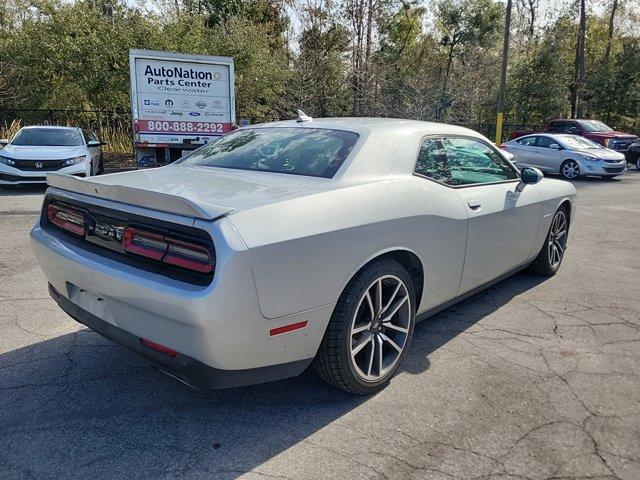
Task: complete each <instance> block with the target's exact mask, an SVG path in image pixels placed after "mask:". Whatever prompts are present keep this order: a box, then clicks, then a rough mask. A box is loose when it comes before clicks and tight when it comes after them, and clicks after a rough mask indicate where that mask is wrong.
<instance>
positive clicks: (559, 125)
mask: <svg viewBox="0 0 640 480" xmlns="http://www.w3.org/2000/svg"><path fill="white" fill-rule="evenodd" d="M574 127H575V128H577V127H578V126H577V125H576V124H575V123H573V122H551V123H550V124H549V128H547V130H548V131H549V132H558V133H570V132H571V131H572V128H574Z"/></svg>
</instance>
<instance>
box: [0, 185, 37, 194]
mask: <svg viewBox="0 0 640 480" xmlns="http://www.w3.org/2000/svg"><path fill="white" fill-rule="evenodd" d="M46 189H47V184H46V183H37V184H31V185H29V184H27V185H0V197H7V196H14V197H15V196H22V195H42V194H44V192H45V190H46Z"/></svg>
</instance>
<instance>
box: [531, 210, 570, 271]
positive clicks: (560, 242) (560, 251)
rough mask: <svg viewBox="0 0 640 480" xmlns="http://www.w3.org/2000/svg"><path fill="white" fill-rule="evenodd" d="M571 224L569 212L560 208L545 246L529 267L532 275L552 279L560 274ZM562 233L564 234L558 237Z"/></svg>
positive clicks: (552, 222)
mask: <svg viewBox="0 0 640 480" xmlns="http://www.w3.org/2000/svg"><path fill="white" fill-rule="evenodd" d="M570 224H571V217H570V215H569V210H568V209H567V208H566V207H564V206H562V207H560V208H559V209H558V210H557V211H556V213H555V214H554V216H553V220H551V226H550V227H549V231H548V232H547V236H546V237H545V239H544V245H543V246H542V249H541V250H540V253H538V256H537V257H536V259H535V260H534V261H533V262H532V263H531V264H530V265H529V268H528V270H529V271H530V272H531V273H535V274H536V275H543V276H545V277H552V276H554V275H555V274H556V273H557V272H558V270H559V269H560V266H561V265H562V261H563V260H564V255H565V253H566V251H567V238H568V236H569V226H570ZM562 231H564V233H562V234H561V235H558V234H559V233H561V232H562ZM558 255H559V258H558Z"/></svg>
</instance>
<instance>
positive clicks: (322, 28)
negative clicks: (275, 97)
mask: <svg viewBox="0 0 640 480" xmlns="http://www.w3.org/2000/svg"><path fill="white" fill-rule="evenodd" d="M303 13H304V14H303V16H302V26H303V27H302V31H301V33H300V38H299V48H300V52H299V54H298V55H297V56H296V58H295V61H294V76H293V82H292V83H293V90H294V95H295V100H296V104H297V105H298V106H299V107H300V108H301V109H303V110H304V111H305V112H306V113H308V114H310V115H312V116H320V117H327V116H336V115H341V114H343V113H344V112H345V110H347V109H348V108H349V103H350V93H351V92H350V90H349V89H348V74H349V72H348V69H347V65H346V64H345V61H344V59H345V57H346V55H347V52H348V48H349V33H348V31H347V28H346V27H345V26H343V25H341V24H340V22H339V20H338V18H337V15H336V12H335V11H333V10H332V5H331V4H330V3H328V2H326V3H325V2H318V3H315V4H313V3H308V4H307V5H306V6H305V7H304V10H303Z"/></svg>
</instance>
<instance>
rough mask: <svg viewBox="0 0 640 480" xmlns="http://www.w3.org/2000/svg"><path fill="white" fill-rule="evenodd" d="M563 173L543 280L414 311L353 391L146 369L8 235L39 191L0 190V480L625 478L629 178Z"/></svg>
mask: <svg viewBox="0 0 640 480" xmlns="http://www.w3.org/2000/svg"><path fill="white" fill-rule="evenodd" d="M575 185H576V187H577V188H578V200H577V205H576V209H575V212H574V215H573V219H572V220H573V224H572V228H571V234H570V237H569V249H568V253H567V256H566V258H565V262H564V264H563V266H562V269H561V271H560V273H559V274H558V275H556V276H555V277H553V278H550V279H544V278H540V277H536V276H533V275H529V274H526V273H521V274H517V275H515V276H513V277H511V278H510V279H507V280H505V281H503V282H501V283H499V284H497V285H496V286H494V287H492V288H491V289H489V290H487V291H485V292H483V293H480V294H478V295H476V296H474V297H472V298H471V299H469V300H466V301H464V302H463V303H461V304H458V305H457V306H454V307H452V308H449V309H448V310H446V311H444V312H442V313H440V314H438V315H437V316H435V317H432V318H430V319H428V320H426V321H424V322H422V323H420V324H419V325H418V326H417V328H416V331H415V338H414V341H413V345H412V347H411V351H410V354H409V355H408V357H407V360H406V362H405V365H404V367H403V369H402V372H401V373H400V374H399V375H397V376H396V377H395V378H394V379H393V381H392V382H391V384H390V385H389V386H388V388H387V389H385V390H384V391H383V392H381V393H379V394H377V395H375V396H372V397H368V398H359V397H352V396H349V395H347V394H343V393H341V392H339V391H337V390H334V389H332V388H331V387H329V386H326V385H325V384H324V383H322V382H321V381H320V380H319V379H318V378H317V377H316V376H315V374H314V373H313V372H312V371H309V372H305V373H304V374H303V375H302V376H300V377H298V378H294V379H291V380H286V381H281V382H277V383H272V384H266V385H258V386H253V387H247V388H241V389H233V390H222V391H212V392H199V391H194V390H191V389H189V388H188V387H186V386H184V385H182V384H180V383H178V382H177V381H175V380H173V379H171V378H168V377H166V376H164V375H163V374H161V373H158V372H157V371H156V370H154V369H153V368H151V367H150V366H149V365H148V364H147V363H145V361H144V360H142V359H140V358H138V357H137V356H135V355H134V354H132V353H129V352H128V351H126V350H124V349H123V348H121V347H119V346H117V345H114V344H112V343H110V342H109V341H106V340H104V339H102V338H101V337H99V336H98V335H96V334H95V333H92V332H91V331H89V330H87V329H85V328H83V327H81V326H80V325H79V324H77V323H75V322H74V321H73V320H71V319H70V318H69V317H68V316H67V315H66V314H64V313H62V312H61V311H60V310H59V309H58V308H57V306H56V305H55V303H54V302H53V301H52V300H51V299H50V298H49V297H48V294H47V288H46V281H45V278H44V276H43V274H42V273H41V272H40V270H39V268H38V266H37V265H36V262H35V258H34V256H33V254H32V252H31V249H30V246H29V239H28V233H29V229H30V228H31V226H32V225H33V224H34V222H35V221H36V217H37V213H38V210H39V208H40V204H41V201H42V193H43V189H42V188H35V187H30V188H20V189H16V190H0V233H1V237H0V478H2V479H23V478H24V479H31V478H37V479H40V478H60V479H87V478H91V479H96V480H97V479H129V478H135V479H138V478H140V479H147V478H148V479H165V478H166V479H169V478H171V479H194V478H215V479H227V478H236V477H242V478H248V479H260V478H282V479H321V478H337V479H358V478H379V479H418V478H420V479H472V478H474V479H476V478H487V479H496V480H497V479H504V480H515V479H532V480H533V479H535V480H538V479H549V478H565V479H569V478H589V479H614V478H620V479H626V480H638V479H640V328H639V327H640V297H639V292H640V289H639V288H638V287H639V286H640V249H639V246H640V173H639V172H637V171H636V170H635V169H632V170H630V171H629V172H628V173H627V174H626V175H624V176H623V177H620V178H619V179H614V180H602V179H586V180H578V181H576V182H575Z"/></svg>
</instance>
